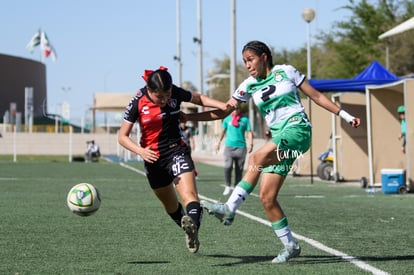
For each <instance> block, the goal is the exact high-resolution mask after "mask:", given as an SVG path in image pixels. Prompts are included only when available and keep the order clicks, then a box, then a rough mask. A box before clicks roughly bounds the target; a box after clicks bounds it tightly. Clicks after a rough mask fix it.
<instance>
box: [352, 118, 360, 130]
mask: <svg viewBox="0 0 414 275" xmlns="http://www.w3.org/2000/svg"><path fill="white" fill-rule="evenodd" d="M359 125H361V119H360V118H359V117H356V118H354V120H352V121H351V126H352V127H354V128H358V127H359Z"/></svg>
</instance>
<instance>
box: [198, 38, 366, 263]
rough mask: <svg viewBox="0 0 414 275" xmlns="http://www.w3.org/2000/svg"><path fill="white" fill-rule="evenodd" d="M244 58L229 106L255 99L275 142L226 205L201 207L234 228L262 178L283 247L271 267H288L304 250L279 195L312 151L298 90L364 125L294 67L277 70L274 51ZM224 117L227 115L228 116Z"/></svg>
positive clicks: (248, 50)
mask: <svg viewBox="0 0 414 275" xmlns="http://www.w3.org/2000/svg"><path fill="white" fill-rule="evenodd" d="M242 54H243V61H244V63H245V67H246V69H247V70H248V71H249V74H250V77H248V78H247V79H246V80H244V81H243V82H242V83H241V84H240V86H239V87H238V88H237V90H236V91H235V92H234V94H233V97H232V98H231V99H230V100H229V101H228V102H227V104H228V106H237V105H238V104H239V103H240V102H247V101H248V100H249V99H250V98H252V99H253V101H254V103H255V104H256V106H257V107H258V109H259V111H260V113H261V114H262V116H263V117H264V119H265V120H266V123H267V125H268V127H269V129H270V131H271V134H272V138H271V139H270V140H269V141H268V142H267V143H266V144H264V145H263V146H262V147H261V148H259V149H258V150H257V151H255V152H254V153H253V154H251V155H250V157H249V160H248V169H247V171H246V173H245V174H244V176H243V179H242V180H241V181H240V182H239V183H238V184H237V186H236V187H235V188H234V190H233V192H232V194H231V195H230V197H229V199H228V200H227V202H226V203H212V202H209V201H201V204H202V206H203V207H204V208H205V209H206V210H207V211H208V212H209V213H210V214H214V215H215V216H216V217H217V218H219V219H220V221H221V222H222V223H224V224H225V225H230V224H231V223H232V222H233V219H234V217H235V214H236V210H237V209H238V208H239V207H240V205H241V204H242V203H243V201H245V200H246V198H247V197H248V195H249V194H250V193H251V192H252V191H253V189H254V188H255V186H256V184H257V182H258V180H259V177H260V175H261V176H262V177H261V184H260V200H261V202H262V204H263V207H264V210H265V212H266V215H267V217H268V219H269V220H270V222H271V224H272V228H273V231H274V232H275V234H276V236H277V237H278V238H279V239H280V241H281V242H282V243H283V245H284V247H283V249H282V250H281V251H280V252H279V254H278V255H277V256H276V257H275V258H274V259H273V260H272V262H273V263H284V262H286V261H287V260H289V259H290V258H293V257H297V256H299V254H300V252H301V248H300V246H299V244H298V243H297V242H296V240H295V239H294V238H293V236H292V232H291V230H290V227H289V225H288V220H287V218H286V216H285V214H284V213H283V210H282V208H281V206H280V205H279V203H278V202H277V195H278V193H279V190H280V188H281V187H282V185H283V182H284V180H285V178H286V176H287V174H288V173H289V171H290V170H291V167H292V164H293V162H294V161H295V160H296V159H297V158H298V157H300V156H302V154H304V153H305V152H306V151H307V150H308V149H309V147H310V144H311V138H312V130H311V124H310V122H309V119H308V117H307V115H306V114H305V112H304V107H303V106H302V104H301V102H300V98H299V94H298V92H299V91H298V89H300V90H301V91H302V92H304V93H305V94H306V95H307V96H309V97H310V98H311V99H312V100H313V101H314V102H315V103H316V104H318V105H320V106H321V107H323V108H325V109H326V110H328V111H330V112H332V113H335V114H337V115H339V116H340V117H341V118H343V119H344V120H346V121H347V122H348V123H350V124H351V125H352V127H355V128H356V127H358V126H359V125H360V119H359V118H357V117H354V116H352V115H350V114H349V113H347V112H346V111H344V110H342V109H340V107H339V106H337V105H336V104H334V103H333V102H332V101H331V100H329V99H328V98H327V97H326V96H325V95H323V94H322V93H320V92H319V91H317V90H316V89H315V88H313V87H312V86H311V85H310V84H309V82H308V81H307V80H306V79H305V75H303V74H302V73H300V72H299V71H297V70H296V69H295V68H294V67H293V66H291V65H273V61H272V55H271V52H270V49H269V47H268V46H267V45H266V44H264V43H263V42H260V41H251V42H249V43H247V44H246V45H245V46H244V47H243V50H242ZM200 115H201V114H200ZM222 115H223V116H225V115H228V112H223V114H222ZM219 116H220V114H219V112H215V113H214V114H213V113H212V112H211V113H210V119H217V118H219ZM203 119H205V117H203Z"/></svg>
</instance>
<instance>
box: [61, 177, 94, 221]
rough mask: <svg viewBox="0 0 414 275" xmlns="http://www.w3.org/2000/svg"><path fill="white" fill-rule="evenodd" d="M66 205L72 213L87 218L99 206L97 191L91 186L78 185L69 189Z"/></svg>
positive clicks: (86, 184) (85, 184)
mask: <svg viewBox="0 0 414 275" xmlns="http://www.w3.org/2000/svg"><path fill="white" fill-rule="evenodd" d="M66 203H67V205H68V207H69V209H70V211H72V212H73V213H75V214H77V215H79V216H89V215H92V214H93V213H95V212H96V211H97V210H98V209H99V207H100V206H101V197H100V195H99V191H98V189H96V188H95V187H94V186H93V185H92V184H90V183H79V184H77V185H75V186H73V187H72V188H71V189H70V191H69V193H68V197H67V200H66Z"/></svg>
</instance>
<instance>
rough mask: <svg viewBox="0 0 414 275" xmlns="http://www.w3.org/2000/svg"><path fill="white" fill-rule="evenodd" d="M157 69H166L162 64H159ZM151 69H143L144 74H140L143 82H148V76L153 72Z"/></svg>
mask: <svg viewBox="0 0 414 275" xmlns="http://www.w3.org/2000/svg"><path fill="white" fill-rule="evenodd" d="M159 70H163V71H168V68H167V67H164V66H160V68H159ZM153 72H154V71H153V70H145V71H144V75H143V76H142V78H143V79H144V80H145V82H148V77H149V76H150V75H151V74H152V73H153Z"/></svg>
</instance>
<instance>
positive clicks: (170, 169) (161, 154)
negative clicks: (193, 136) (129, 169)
mask: <svg viewBox="0 0 414 275" xmlns="http://www.w3.org/2000/svg"><path fill="white" fill-rule="evenodd" d="M143 78H144V80H145V81H146V82H147V85H146V86H145V87H143V88H142V89H140V90H139V91H138V92H137V94H136V95H135V96H134V97H133V98H132V100H131V101H130V103H129V104H128V106H127V108H126V111H125V115H124V121H123V123H122V125H121V129H120V131H119V134H118V141H119V143H120V144H121V145H122V146H123V147H125V148H126V149H128V150H130V151H131V152H133V153H135V154H137V155H139V156H141V158H142V159H143V160H144V164H145V169H146V174H147V178H148V181H149V184H150V186H151V188H152V190H153V191H154V193H155V195H156V196H157V197H158V199H159V200H160V201H161V202H162V204H163V206H164V208H165V210H166V212H167V213H168V214H169V215H170V217H171V218H172V219H173V220H174V222H175V223H176V224H177V225H178V226H180V227H181V228H182V229H183V230H184V231H185V235H186V245H187V248H188V250H189V251H190V252H192V253H196V252H197V251H198V248H199V240H198V229H199V228H200V223H201V218H202V207H201V206H200V202H199V198H198V193H197V188H196V184H195V176H194V163H193V160H192V158H191V155H190V151H189V149H188V146H187V145H186V144H185V142H184V141H183V137H182V133H181V130H180V105H181V102H183V101H185V102H192V103H194V104H197V105H201V106H206V107H213V108H217V109H219V110H222V111H226V112H227V110H228V108H231V107H227V105H226V103H223V102H220V101H217V100H214V99H212V98H209V97H207V96H204V95H201V94H198V93H194V92H190V91H187V90H184V89H182V88H180V87H177V86H175V85H174V84H173V83H172V78H171V75H170V73H169V72H168V71H167V69H166V68H165V67H160V69H158V70H155V71H150V70H146V71H145V74H144V76H143ZM135 122H137V123H138V124H139V126H140V129H141V140H140V144H139V145H138V144H136V143H135V142H134V141H133V140H132V139H131V138H130V137H129V134H130V132H131V130H132V128H133V125H134V123H135ZM173 184H175V188H174V186H173ZM176 191H177V193H178V194H179V196H180V197H181V201H182V203H183V204H184V207H185V209H184V208H183V206H182V205H181V203H180V202H179V201H178V198H177V195H176Z"/></svg>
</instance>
